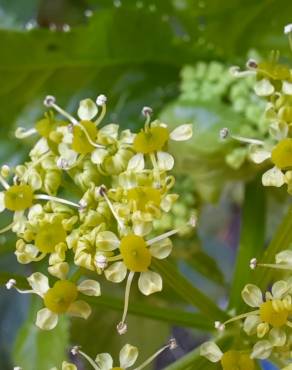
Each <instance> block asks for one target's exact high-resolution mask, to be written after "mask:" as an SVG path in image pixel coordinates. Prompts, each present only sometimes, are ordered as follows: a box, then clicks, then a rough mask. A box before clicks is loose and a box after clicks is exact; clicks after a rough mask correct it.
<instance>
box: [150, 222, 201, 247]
mask: <svg viewBox="0 0 292 370" xmlns="http://www.w3.org/2000/svg"><path fill="white" fill-rule="evenodd" d="M187 226H191V227H196V218H195V216H194V215H192V216H191V217H190V219H189V221H188V222H187V224H186V225H184V226H181V227H178V228H177V229H173V230H170V231H167V232H166V233H163V234H161V235H158V236H156V237H155V238H152V239H150V240H147V241H146V244H147V245H148V246H149V245H152V244H154V243H157V242H160V241H161V240H164V239H167V238H169V237H170V236H172V235H175V234H177V233H179V232H181V231H182V230H184V229H185V228H186V227H187Z"/></svg>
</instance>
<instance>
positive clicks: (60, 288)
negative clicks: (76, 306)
mask: <svg viewBox="0 0 292 370" xmlns="http://www.w3.org/2000/svg"><path fill="white" fill-rule="evenodd" d="M77 296H78V290H77V287H76V285H75V284H74V283H72V282H71V281H69V280H60V281H57V282H56V283H55V284H54V286H53V288H50V289H49V290H48V291H47V293H46V294H45V296H44V303H45V306H46V307H47V308H48V309H49V310H51V311H52V312H55V313H64V312H66V311H67V310H68V308H69V306H70V304H71V303H73V302H74V301H76V299H77Z"/></svg>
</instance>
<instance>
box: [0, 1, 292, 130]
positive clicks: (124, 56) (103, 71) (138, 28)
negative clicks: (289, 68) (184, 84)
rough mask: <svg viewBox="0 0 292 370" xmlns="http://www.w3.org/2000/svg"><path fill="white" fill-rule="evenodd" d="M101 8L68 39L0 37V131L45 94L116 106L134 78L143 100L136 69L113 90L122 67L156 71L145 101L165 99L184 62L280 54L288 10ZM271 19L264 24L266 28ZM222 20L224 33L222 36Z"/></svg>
mask: <svg viewBox="0 0 292 370" xmlns="http://www.w3.org/2000/svg"><path fill="white" fill-rule="evenodd" d="M13 3H18V2H15V1H14V2H13ZM139 3H140V2H139ZM104 4H106V6H105V7H104V8H103V9H98V10H97V11H96V12H95V15H94V17H93V18H92V19H91V21H90V22H89V24H88V25H85V24H84V25H83V26H80V27H76V28H73V29H72V32H70V33H63V32H50V31H49V30H44V29H41V30H33V31H31V32H12V31H8V30H1V31H0V42H1V52H2V53H1V61H0V78H1V87H0V98H1V101H2V104H3V107H5V110H3V109H1V110H0V122H1V126H3V125H6V124H7V123H9V122H11V121H12V120H13V119H14V118H15V117H16V116H17V114H18V113H19V112H20V110H21V109H22V108H23V107H24V106H25V105H27V104H30V103H31V102H32V100H34V99H35V98H36V97H43V96H44V95H45V94H47V93H53V94H55V95H57V96H58V98H63V99H64V100H63V101H65V100H67V101H68V99H69V97H71V96H72V95H74V94H75V93H76V92H78V91H79V92H80V91H81V90H82V89H86V91H87V93H89V94H93V95H96V94H97V93H98V92H100V91H102V90H103V91H104V92H105V93H107V94H108V95H109V96H110V97H113V98H114V99H113V104H116V103H117V102H118V97H117V96H116V95H115V91H114V90H115V88H116V87H118V86H119V85H121V83H123V84H124V89H123V94H126V97H125V96H124V98H125V99H126V100H127V95H130V96H134V95H133V94H131V89H130V90H128V89H127V86H128V85H129V84H131V81H130V80H129V78H130V79H131V78H137V79H138V82H139V83H138V85H139V90H140V94H141V92H143V93H145V90H144V84H145V81H147V80H146V79H145V78H144V75H143V73H141V70H140V71H139V68H138V75H136V76H135V75H134V76H131V77H129V76H128V79H127V80H126V81H118V82H119V84H117V79H119V77H120V76H122V75H123V72H124V71H125V69H127V68H128V67H131V68H132V71H133V70H135V68H136V67H142V70H144V68H145V69H146V70H147V68H149V67H150V66H151V67H152V69H153V70H154V73H155V71H158V72H159V73H155V75H156V79H154V80H153V81H152V84H151V90H152V94H153V93H154V94H155V92H154V90H155V89H156V88H160V89H162V91H160V93H159V94H160V95H164V97H165V98H167V95H168V92H167V91H163V89H164V88H165V87H167V86H169V85H171V83H173V82H174V83H177V79H178V73H177V72H178V69H179V68H180V67H181V66H182V65H184V64H185V63H190V62H194V61H195V60H197V59H198V58H200V59H210V58H220V59H229V60H233V61H234V59H235V55H239V56H243V55H245V53H246V51H247V50H248V49H250V48H251V47H256V48H258V49H260V50H263V51H264V52H267V51H268V50H269V49H270V48H280V49H281V50H282V51H283V52H284V53H285V52H286V51H287V50H288V46H287V45H288V43H287V40H286V38H285V37H284V35H283V34H282V30H283V26H284V25H285V23H287V22H288V21H289V19H288V17H287V14H289V11H291V10H292V3H291V2H287V1H285V0H278V1H275V0H269V1H266V2H263V1H260V2H255V1H251V0H248V1H243V0H237V1H231V0H228V1H224V2H222V1H219V0H216V1H214V2H212V3H211V4H207V3H205V2H203V1H202V2H198V3H197V4H192V3H188V2H177V1H173V2H171V3H169V2H168V1H162V2H161V4H160V2H159V4H158V5H156V4H153V3H151V2H148V1H144V2H142V8H140V6H138V7H137V4H136V2H132V1H125V2H123V6H121V7H118V8H115V7H114V6H113V5H112V3H110V5H109V2H104ZM153 5H154V8H153ZM4 11H5V4H4ZM56 17H57V18H58V15H56ZM271 18H273V23H272V25H271V24H270V22H267V19H271ZM226 19H228V29H230V30H232V32H228V37H226V26H225V20H226ZM84 23H85V20H84ZM286 54H287V53H286ZM133 68H134V69H133ZM165 79H166V80H167V82H166V81H165ZM146 84H147V83H146ZM149 87H150V86H149ZM151 90H150V89H149V90H148V89H147V90H146V94H144V97H147V100H148V99H149V100H150V101H153V100H152V99H151V98H150V96H151V94H150V95H149V93H150V91H151ZM147 94H148V95H147ZM165 95H166V96H165ZM61 100H62V99H61ZM154 101H155V100H154ZM162 101H163V99H162ZM145 103H146V102H145ZM156 105H157V103H156ZM130 106H131V105H130ZM139 109H140V107H139ZM139 109H137V111H136V112H137V113H136V114H138V112H139Z"/></svg>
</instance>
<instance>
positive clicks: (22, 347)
mask: <svg viewBox="0 0 292 370" xmlns="http://www.w3.org/2000/svg"><path fill="white" fill-rule="evenodd" d="M41 303H42V302H41V299H40V298H39V297H35V296H33V297H31V303H30V308H29V314H28V318H27V320H26V321H25V322H24V324H23V326H22V328H21V329H20V331H19V332H18V335H17V339H16V342H15V346H14V351H13V359H14V363H15V364H17V366H20V367H21V368H22V369H23V370H48V369H50V368H52V367H54V366H57V367H59V366H60V365H61V363H62V361H64V360H66V357H67V356H66V350H67V349H68V348H67V347H68V341H69V335H68V330H69V325H68V318H67V317H66V316H61V317H59V322H58V325H57V327H56V328H55V329H53V330H51V331H43V330H40V329H39V328H37V327H36V326H35V324H34V322H35V319H36V314H37V311H38V310H39V309H40V308H42V304H41Z"/></svg>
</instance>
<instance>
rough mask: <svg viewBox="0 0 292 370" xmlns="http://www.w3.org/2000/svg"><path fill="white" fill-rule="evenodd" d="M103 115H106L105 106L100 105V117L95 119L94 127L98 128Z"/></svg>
mask: <svg viewBox="0 0 292 370" xmlns="http://www.w3.org/2000/svg"><path fill="white" fill-rule="evenodd" d="M105 114H106V104H102V106H101V112H100V115H99V117H97V120H96V121H95V124H96V126H98V125H99V124H100V123H101V121H102V120H103V119H104V116H105Z"/></svg>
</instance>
